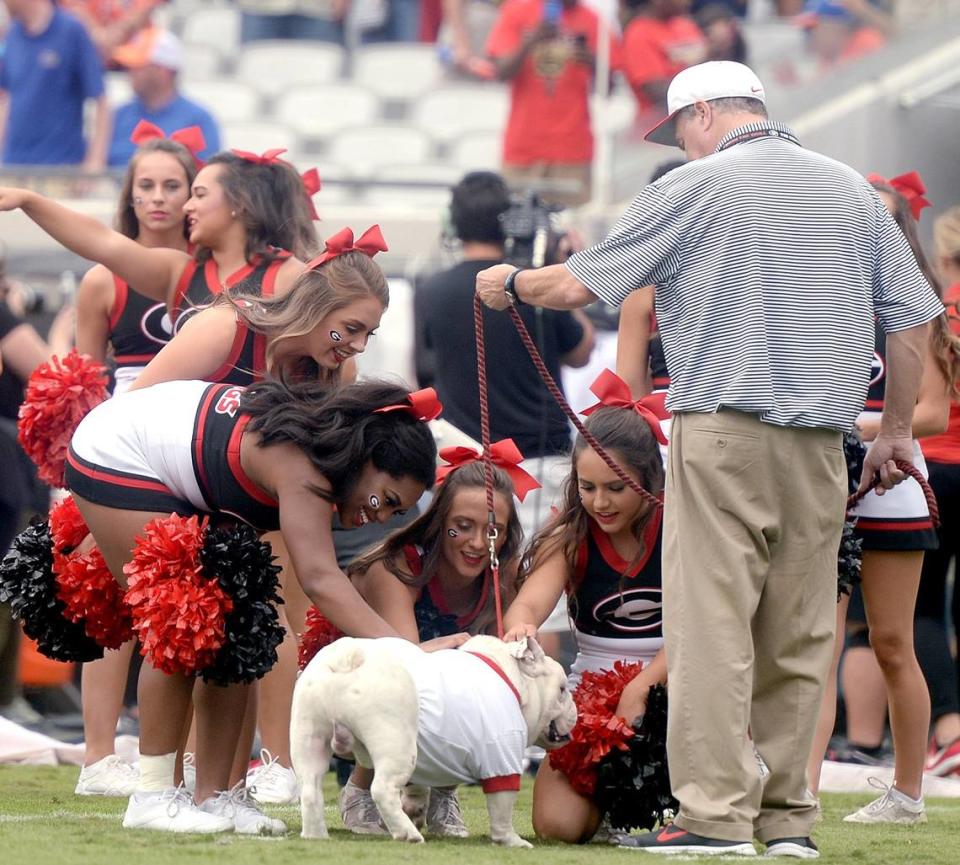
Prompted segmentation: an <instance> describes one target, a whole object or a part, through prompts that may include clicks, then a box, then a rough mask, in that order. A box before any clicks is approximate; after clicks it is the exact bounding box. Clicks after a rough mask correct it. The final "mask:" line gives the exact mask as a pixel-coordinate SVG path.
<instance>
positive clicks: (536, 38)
mask: <svg viewBox="0 0 960 865" xmlns="http://www.w3.org/2000/svg"><path fill="white" fill-rule="evenodd" d="M546 5H547V3H546V2H545V0H507V2H506V3H504V5H503V7H502V8H501V11H500V16H499V17H498V18H497V22H496V24H495V25H494V27H493V30H492V32H491V33H490V37H489V39H488V41H487V54H489V55H490V56H491V57H492V58H493V59H494V60H496V61H498V62H499V63H500V65H501V68H503V66H505V65H506V64H508V63H509V61H510V60H511V59H512V58H516V59H517V60H519V67H518V68H517V70H516V71H515V72H514V73H513V74H512V76H511V75H510V74H509V73H507V74H503V75H502V77H509V78H512V80H511V90H510V96H511V101H510V117H509V120H508V121H507V130H506V136H505V138H504V145H503V161H504V164H505V165H521V166H522V165H530V164H532V163H535V162H553V163H586V162H589V161H590V160H591V159H592V158H593V133H592V131H591V129H590V102H589V96H590V91H591V87H592V81H593V63H592V55H595V54H596V50H597V16H596V14H595V13H594V12H592V11H591V10H590V9H587V8H586V7H585V6H581V5H580V4H579V3H577V2H576V0H572V2H571V0H567V2H565V3H564V5H563V9H562V11H561V14H560V18H559V23H558V24H557V26H556V27H555V28H553V30H552V31H550V30H549V29H548V27H546V26H544V11H545V7H546ZM538 30H539V31H540V32H539V35H538ZM613 46H614V42H613V40H612V39H611V47H612V48H611V56H612V55H613ZM521 52H525V56H523V57H522V59H521V58H519V57H518V56H517V55H518V54H520V53H521Z"/></svg>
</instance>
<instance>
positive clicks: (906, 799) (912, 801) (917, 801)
mask: <svg viewBox="0 0 960 865" xmlns="http://www.w3.org/2000/svg"><path fill="white" fill-rule="evenodd" d="M894 783H896V782H894ZM893 792H894V793H896V794H897V796H898V797H899V798H900V799H901V800H902V801H904V802H905V803H907V804H908V805H913V806H915V807H920V806H922V805H923V795H922V794H921V796H920V798H919V799H914V798H913V797H911V796H908V795H907V794H906V793H904V792H903V790H901V789H900V788H899V787H894V788H893Z"/></svg>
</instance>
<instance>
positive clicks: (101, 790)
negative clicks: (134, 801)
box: [73, 754, 140, 797]
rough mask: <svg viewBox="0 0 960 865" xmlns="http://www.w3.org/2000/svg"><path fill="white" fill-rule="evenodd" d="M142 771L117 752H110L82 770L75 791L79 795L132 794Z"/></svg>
mask: <svg viewBox="0 0 960 865" xmlns="http://www.w3.org/2000/svg"><path fill="white" fill-rule="evenodd" d="M139 780H140V772H138V771H137V769H135V768H134V767H133V766H131V765H130V764H129V763H128V762H127V761H126V760H121V759H120V758H119V757H118V756H117V755H116V754H109V755H107V756H106V757H104V758H103V759H102V760H97V762H96V763H91V764H90V765H89V766H84V767H83V768H82V769H81V770H80V777H79V778H78V779H77V786H76V787H75V788H74V791H73V792H74V793H76V794H77V795H78V796H124V797H126V796H130V795H131V794H132V793H133V791H134V790H136V789H137V782H138V781H139Z"/></svg>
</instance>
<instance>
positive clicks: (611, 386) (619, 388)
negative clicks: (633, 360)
mask: <svg viewBox="0 0 960 865" xmlns="http://www.w3.org/2000/svg"><path fill="white" fill-rule="evenodd" d="M590 390H591V391H593V393H594V395H595V396H596V397H597V399H599V400H600V402H598V403H597V404H596V405H592V406H590V408H585V409H584V410H583V411H582V412H580V414H582V415H589V414H593V413H594V412H595V411H596V410H597V409H599V408H627V409H633V410H634V411H635V412H636V413H637V414H638V415H640V417H642V418H643V419H644V420H645V421H646V422H647V424H648V425H649V427H650V429H651V431H652V432H653V435H654V437H655V438H656V440H657V441H658V442H660V444H662V445H665V444H666V443H667V437H666V436H665V435H664V434H663V429H662V427H661V426H660V419H659V418H658V417H657V415H656V413H655V412H654V411H653V409H652V408H651V407H650V406H651V405H652V404H653V403H652V402H651V403H648V402H647V398H646V397H644V398H643V399H637V400H635V399H634V398H633V397H632V396H631V394H630V388H629V387H628V386H627V383H626V382H625V381H624V380H623V379H622V378H620V376H618V375H617V374H616V373H613V372H610V370H608V369H605V370H604V371H603V372H602V373H600V375H598V376H597V378H596V381H594V383H593V384H592V385H590Z"/></svg>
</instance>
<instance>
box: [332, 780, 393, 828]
mask: <svg viewBox="0 0 960 865" xmlns="http://www.w3.org/2000/svg"><path fill="white" fill-rule="evenodd" d="M340 818H341V819H342V820H343V825H344V826H345V827H346V828H347V829H349V830H350V831H351V832H353V834H354V835H388V834H389V832H387V827H386V826H385V825H384V823H383V820H382V819H381V818H380V811H379V810H378V808H377V803H376V802H374V801H373V796H371V795H370V791H369V790H363V789H361V788H360V787H358V786H357V785H356V784H354V783H353V781H347V783H346V784H345V785H344V788H343V789H342V790H341V791H340Z"/></svg>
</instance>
